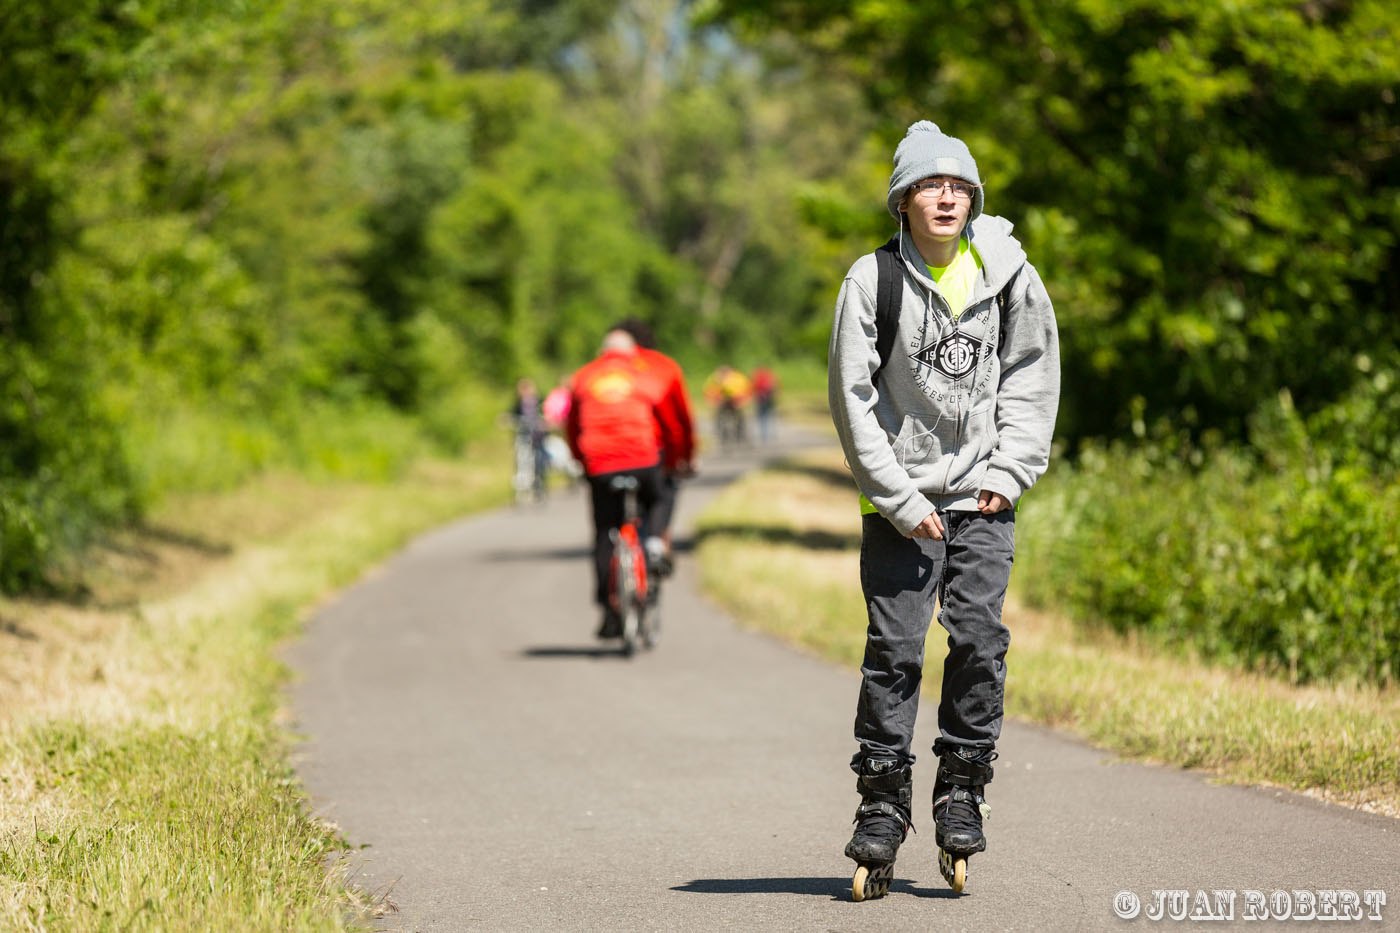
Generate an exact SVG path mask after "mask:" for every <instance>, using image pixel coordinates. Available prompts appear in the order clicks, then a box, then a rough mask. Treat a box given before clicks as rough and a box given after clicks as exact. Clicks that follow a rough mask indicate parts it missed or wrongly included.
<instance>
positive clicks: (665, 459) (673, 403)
mask: <svg viewBox="0 0 1400 933" xmlns="http://www.w3.org/2000/svg"><path fill="white" fill-rule="evenodd" d="M614 329H616V330H625V331H626V332H627V333H629V334H631V335H632V339H633V340H635V341H636V342H637V370H638V372H639V373H640V375H641V377H642V382H643V385H644V391H646V392H647V394H648V395H650V396H651V398H652V399H653V400H654V401H655V403H656V407H657V409H658V410H659V411H661V412H662V417H663V418H665V419H666V420H667V421H669V422H670V423H672V424H674V425H675V426H676V428H677V429H678V433H677V434H676V437H675V439H674V443H668V444H667V446H666V448H665V449H664V450H663V451H662V452H661V470H662V474H663V479H662V484H661V493H660V497H659V498H658V499H657V500H656V506H655V507H654V508H653V510H652V513H651V518H650V520H649V525H648V528H647V531H648V533H649V534H650V535H651V537H649V538H647V541H646V550H647V562H648V563H649V564H651V565H652V566H653V567H654V568H655V569H656V570H657V572H658V573H660V574H661V575H662V576H666V575H668V574H670V572H671V568H672V559H671V517H672V516H673V515H674V514H675V510H676V495H677V492H678V491H679V487H680V480H682V479H685V478H686V477H688V476H691V475H692V474H693V473H694V472H695V463H694V462H695V422H694V420H693V419H692V417H691V414H690V397H689V395H687V393H686V390H685V374H684V373H683V372H682V371H681V367H680V364H679V363H677V362H676V361H675V360H673V359H671V357H669V356H667V355H666V354H664V353H662V352H660V351H659V350H657V349H656V337H655V336H654V335H653V334H652V331H651V327H649V326H648V325H647V324H646V323H645V322H644V321H640V320H638V319H637V318H626V319H624V320H622V321H619V322H618V323H617V324H616V325H615V328H614Z"/></svg>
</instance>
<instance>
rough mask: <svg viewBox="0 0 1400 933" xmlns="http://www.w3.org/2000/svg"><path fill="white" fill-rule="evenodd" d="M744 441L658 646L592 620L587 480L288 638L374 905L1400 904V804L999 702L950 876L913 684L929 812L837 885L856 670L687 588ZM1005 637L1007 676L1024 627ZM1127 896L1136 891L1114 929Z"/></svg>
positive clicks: (456, 922) (695, 922)
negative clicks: (1125, 743)
mask: <svg viewBox="0 0 1400 933" xmlns="http://www.w3.org/2000/svg"><path fill="white" fill-rule="evenodd" d="M756 459H757V458H756V457H754V456H748V457H732V458H712V459H711V460H709V461H708V462H707V463H706V464H705V470H704V473H703V475H702V476H701V477H699V478H698V479H697V480H696V481H694V482H692V483H690V484H688V485H687V486H686V487H685V488H684V490H683V493H682V499H681V504H682V507H681V510H680V512H679V514H678V518H677V529H676V530H677V541H678V545H679V549H680V551H681V557H680V560H679V566H678V569H677V573H676V575H675V577H674V578H673V579H672V580H671V581H670V583H669V586H668V587H667V589H666V591H665V596H664V601H665V602H664V610H665V632H664V636H663V639H662V642H661V644H660V646H659V647H658V648H657V649H656V650H655V651H654V652H652V653H650V654H646V655H639V656H638V657H636V658H634V659H631V660H627V659H624V658H622V657H621V656H620V655H618V654H617V653H616V652H615V651H614V650H612V649H611V648H610V647H606V646H602V645H600V644H599V643H597V642H596V641H595V640H594V638H593V637H592V636H593V629H594V626H595V624H596V621H597V619H596V616H595V611H594V609H593V607H592V606H591V605H589V603H588V590H589V579H588V563H587V560H586V555H587V550H586V547H587V540H588V536H589V530H588V529H589V525H588V517H587V503H586V501H585V497H584V496H583V495H582V494H581V493H580V492H578V491H573V492H569V493H564V494H559V495H557V496H556V497H555V498H554V499H553V500H551V501H550V503H549V504H548V506H547V507H544V508H538V509H524V510H515V509H507V510H501V511H497V512H492V513H490V514H485V515H480V516H477V517H474V518H471V519H468V520H465V521H461V522H458V523H455V524H453V525H450V526H448V527H445V528H442V529H440V530H438V531H436V532H433V533H431V534H428V535H425V536H424V537H422V538H420V539H419V540H417V541H416V542H414V543H413V544H412V545H411V546H409V547H408V548H407V549H406V550H405V551H404V552H402V553H401V554H399V555H398V556H397V557H395V558H394V559H393V560H391V561H389V562H388V563H387V564H385V565H384V566H382V567H380V568H379V569H378V570H376V571H375V572H373V573H371V574H370V575H369V576H368V577H367V578H366V579H364V580H363V581H361V582H360V583H359V584H357V585H356V586H354V587H352V588H350V589H349V590H347V591H346V592H344V593H343V594H342V595H341V596H340V597H339V598H338V599H337V600H336V601H335V602H334V603H333V604H332V605H330V606H328V607H327V608H325V609H324V610H323V611H321V612H320V613H319V614H318V615H317V616H316V618H315V619H314V620H313V621H312V623H311V625H310V629H309V631H308V633H307V635H306V637H305V638H304V639H303V640H302V641H301V642H300V643H298V644H297V645H296V646H295V648H294V649H293V651H292V655H291V661H292V664H293V666H294V667H295V668H296V669H297V670H298V672H299V678H298V681H297V683H296V686H295V687H294V689H293V694H292V698H291V700H292V706H293V709H294V712H295V714H296V717H297V720H298V723H299V727H300V729H301V730H302V731H303V732H304V733H305V734H306V735H307V736H308V741H307V743H306V745H305V746H304V748H303V749H302V752H303V755H302V760H301V761H300V763H299V773H300V775H301V777H302V779H303V780H304V782H305V784H306V787H307V789H308V791H309V793H310V796H311V799H312V802H313V805H314V806H315V807H316V809H317V812H318V813H320V814H322V815H324V816H327V817H329V818H330V819H333V820H335V821H336V822H338V823H339V824H340V826H341V827H342V828H343V830H344V832H345V834H346V835H347V837H348V838H349V839H350V841H351V842H352V843H353V844H356V845H362V846H364V848H363V849H362V850H360V852H359V854H358V855H357V856H356V861H355V867H354V870H353V873H352V877H353V878H354V880H355V881H356V882H357V883H358V884H359V885H361V886H362V887H363V888H365V889H367V890H369V891H371V892H373V893H376V894H381V895H386V896H387V898H388V900H389V901H390V902H391V903H392V904H393V905H395V907H396V909H395V910H393V911H392V912H389V913H386V914H385V915H384V917H383V918H382V919H381V920H380V922H379V925H378V927H379V928H380V929H385V930H434V931H436V930H720V929H737V930H814V931H825V930H869V929H881V930H933V929H940V930H941V929H948V930H978V931H982V930H1075V929H1120V928H1127V927H1129V926H1133V927H1137V928H1142V927H1144V926H1166V925H1169V924H1170V921H1165V922H1163V923H1160V924H1154V923H1151V922H1149V920H1148V919H1147V917H1146V913H1145V912H1146V910H1147V908H1148V906H1149V902H1150V899H1151V897H1152V892H1153V891H1154V890H1158V889H1176V890H1184V891H1187V892H1189V894H1190V895H1191V897H1192V898H1193V899H1194V896H1195V893H1196V892H1197V891H1199V890H1206V891H1211V890H1225V891H1234V892H1237V893H1236V907H1235V915H1236V918H1237V922H1240V923H1242V925H1244V926H1246V927H1248V928H1266V927H1273V926H1283V925H1281V924H1272V923H1270V924H1264V923H1258V922H1254V923H1243V920H1242V918H1243V917H1244V915H1245V901H1244V899H1245V897H1246V895H1245V893H1244V892H1245V891H1246V890H1259V891H1263V892H1273V891H1275V890H1284V891H1293V890H1294V889H1299V890H1307V891H1316V890H1321V889H1341V890H1349V891H1355V892H1357V893H1358V894H1360V893H1361V892H1363V891H1365V890H1372V889H1381V890H1385V891H1386V892H1387V900H1388V901H1389V903H1388V904H1387V906H1386V907H1384V908H1381V915H1382V920H1381V922H1379V923H1376V922H1372V921H1365V922H1361V923H1345V924H1336V923H1331V924H1327V925H1326V926H1327V927H1328V928H1334V929H1335V928H1357V929H1368V930H1370V929H1380V928H1392V929H1393V928H1400V922H1397V920H1396V918H1397V917H1400V822H1397V821H1393V820H1389V819H1386V818H1383V817H1377V816H1370V815H1366V814H1361V813H1357V812H1353V811H1349V810H1346V809H1343V808H1339V807H1331V806H1325V805H1322V804H1318V803H1315V802H1313V801H1311V800H1309V799H1306V798H1303V797H1300V796H1296V795H1292V794H1286V793H1277V792H1274V791H1266V790H1258V789H1248V788H1239V787H1223V786H1215V785H1212V784H1210V783H1208V782H1207V781H1206V780H1205V779H1203V778H1202V777H1201V776H1199V775H1197V774H1193V773H1188V772H1183V771H1179V770H1173V769H1168V768H1160V767H1148V766H1139V765H1133V764H1126V763H1122V762H1117V761H1115V760H1114V758H1113V756H1112V755H1111V754H1108V753H1106V752H1103V751H1100V750H1096V749H1094V748H1091V747H1089V746H1088V745H1085V744H1083V743H1081V742H1078V741H1075V740H1074V739H1071V738H1067V737H1065V736H1063V735H1061V734H1058V733H1055V732H1052V731H1050V730H1046V729H1042V728H1038V727H1035V726H1030V725H1025V724H1020V723H1015V722H1009V723H1007V725H1006V728H1005V732H1004V735H1003V739H1002V743H1001V759H1000V761H999V762H998V764H997V771H996V779H995V781H994V782H993V783H992V784H991V785H990V787H989V799H990V802H991V804H992V809H993V812H992V819H991V822H990V823H989V824H988V833H989V839H990V849H989V850H988V851H987V852H986V853H984V854H981V855H978V856H975V857H974V858H973V860H972V862H971V869H970V873H969V875H970V877H969V882H968V893H967V894H965V895H964V896H962V897H955V896H953V894H952V892H951V891H950V890H949V889H948V888H947V886H946V885H945V884H944V882H943V880H942V878H941V877H940V875H939V873H938V869H937V865H936V851H937V850H936V848H935V845H934V841H933V825H932V821H931V819H930V818H929V816H928V797H929V793H930V791H931V785H932V775H933V770H934V759H933V756H932V755H931V754H930V753H928V751H927V749H928V748H929V746H930V744H931V743H932V740H933V736H934V727H935V723H934V719H935V717H934V716H933V715H932V708H933V704H932V703H931V702H930V701H929V700H927V699H926V700H925V710H926V713H925V715H924V716H923V717H922V718H921V720H920V729H919V736H918V744H917V746H916V747H918V748H922V749H924V750H925V751H924V754H922V755H921V756H920V761H919V763H918V764H917V765H916V768H915V780H916V787H915V791H916V793H915V801H916V810H915V824H916V826H917V829H918V833H917V835H911V836H910V838H909V841H908V842H907V843H906V844H905V846H904V848H903V850H902V851H901V853H900V858H899V862H898V863H897V866H896V880H895V883H894V885H893V886H892V889H891V892H890V894H889V895H888V896H887V897H885V898H883V899H881V900H877V901H867V902H865V903H862V904H856V903H853V902H852V901H851V900H850V878H851V871H852V868H853V865H852V863H851V862H849V861H848V860H847V859H846V858H845V857H844V856H843V855H842V852H841V850H842V848H843V846H844V845H845V843H846V840H847V839H848V838H849V833H850V818H851V814H852V813H853V812H854V810H855V806H856V803H857V797H856V794H855V790H854V784H855V779H854V776H853V775H852V774H851V772H850V771H849V770H848V768H847V764H846V762H847V760H848V759H849V757H850V755H851V752H852V751H853V747H852V740H851V738H850V730H851V721H852V717H853V713H854V708H855V694H856V687H857V682H858V674H857V672H855V671H853V670H848V669H844V668H841V667H838V666H836V665H833V664H831V663H828V662H825V661H822V660H819V659H816V658H813V657H810V656H807V655H805V654H803V653H801V652H799V651H796V650H793V649H791V648H789V647H787V646H785V645H783V644H781V643H779V642H778V641H776V640H774V639H772V638H770V637H767V636H765V635H761V634H757V633H753V632H750V631H744V630H741V629H739V628H738V627H737V626H736V625H735V624H734V622H733V620H731V619H730V618H728V617H727V616H726V615H725V614H724V613H723V612H721V611H720V610H719V609H718V608H716V607H715V606H714V605H712V604H711V603H709V602H708V601H706V600H705V599H704V598H703V597H702V596H701V595H700V594H699V593H698V591H697V585H696V572H695V567H694V566H693V560H692V557H691V555H690V554H689V553H687V552H688V550H689V548H690V547H692V546H693V539H692V536H691V534H690V531H689V529H690V524H691V518H692V516H693V515H694V514H695V513H696V511H697V510H698V509H699V508H701V507H702V505H703V504H704V502H705V501H706V500H707V499H708V498H709V497H710V496H711V495H712V494H713V492H714V491H715V490H716V489H717V488H718V487H719V486H721V485H723V483H724V482H726V481H728V480H729V479H731V478H733V477H734V476H736V475H738V473H739V472H741V471H742V470H743V469H746V468H748V467H751V466H752V465H753V463H754V462H755V461H756ZM853 507H854V504H853ZM856 572H857V571H856V567H855V566H854V562H853V564H852V567H851V573H852V574H853V575H854V574H855V573H856ZM851 624H852V625H861V624H863V620H857V619H853V620H851ZM1013 629H1014V622H1013ZM936 643H937V639H936V638H935V639H931V641H930V644H931V645H932V644H936ZM1009 661H1010V676H1011V678H1012V683H1013V686H1014V679H1015V676H1016V673H1015V642H1014V639H1013V643H1012V654H1011V656H1010V658H1009ZM1120 891H1126V892H1131V893H1132V894H1134V895H1136V896H1137V897H1138V898H1139V899H1140V900H1141V901H1142V902H1143V910H1144V914H1143V915H1142V916H1139V917H1138V918H1137V919H1136V920H1135V921H1133V922H1132V923H1131V924H1130V923H1129V922H1128V921H1125V920H1122V919H1119V918H1118V917H1117V916H1116V914H1115V912H1114V898H1115V895H1116V894H1117V893H1118V892H1120ZM1290 899H1291V898H1290ZM1368 913H1369V911H1368ZM1187 925H1188V926H1193V925H1195V924H1189V923H1188V924H1187ZM1287 926H1289V927H1290V928H1297V927H1299V926H1300V924H1298V923H1297V922H1293V923H1291V924H1287ZM1307 926H1311V924H1308V925H1307Z"/></svg>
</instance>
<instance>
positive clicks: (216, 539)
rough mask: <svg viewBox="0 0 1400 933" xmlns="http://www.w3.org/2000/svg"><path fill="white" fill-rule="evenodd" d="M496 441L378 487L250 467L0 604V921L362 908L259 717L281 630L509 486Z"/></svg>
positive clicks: (282, 914)
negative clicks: (28, 597)
mask: <svg viewBox="0 0 1400 933" xmlns="http://www.w3.org/2000/svg"><path fill="white" fill-rule="evenodd" d="M506 463H508V454H506V453H505V452H504V451H490V452H487V453H485V454H483V455H482V456H480V457H478V458H477V460H476V464H477V465H476V466H473V465H470V464H463V463H433V464H423V465H420V466H419V467H417V468H415V469H413V470H412V471H411V472H410V473H409V474H408V475H407V476H405V477H402V478H400V479H399V480H397V481H395V482H394V483H392V484H388V483H385V484H346V483H340V484H320V483H313V482H310V481H308V480H305V479H300V478H296V477H289V476H279V477H267V478H264V479H262V480H260V481H258V482H256V483H254V484H251V485H249V486H247V487H245V488H244V489H242V490H240V491H238V492H236V493H233V494H228V495H218V496H199V497H188V498H185V499H183V500H181V501H177V502H171V503H170V504H169V505H168V506H167V507H166V508H164V509H163V510H161V512H160V514H159V515H157V516H156V517H155V518H154V519H153V521H152V522H151V525H150V527H147V528H145V529H139V530H133V531H129V532H126V533H124V534H122V535H121V536H119V537H118V538H117V539H115V540H113V541H112V542H110V546H109V547H108V548H107V549H105V550H104V551H102V552H101V553H97V554H94V555H92V562H93V563H92V566H91V567H90V568H89V572H88V573H87V575H86V576H87V578H88V581H89V590H88V592H86V593H85V594H83V595H82V596H81V597H79V598H72V599H68V600H63V601H46V602H40V601H27V602H25V601H6V602H3V603H0V928H3V929H21V930H24V929H32V930H42V929H55V928H58V929H71V930H90V929H121V930H172V929H177V930H178V929H228V930H235V929H236V930H279V931H280V930H302V929H317V930H319V929H340V928H344V927H345V926H347V925H349V926H354V925H356V924H357V923H358V922H360V921H362V920H364V919H365V918H367V917H368V916H370V915H372V914H373V912H374V910H375V905H373V904H367V903H364V901H363V898H362V897H361V896H360V895H359V893H358V892H356V891H355V890H354V889H353V888H352V887H351V886H349V885H347V884H346V883H345V881H344V879H343V878H342V877H341V875H340V873H339V872H338V871H336V870H332V871H331V872H330V873H329V874H328V873H327V870H326V867H327V864H328V861H329V862H331V863H334V861H335V855H336V853H337V852H339V851H341V850H343V847H344V844H343V842H342V841H341V840H340V839H339V837H338V835H337V833H336V831H335V828H334V827H332V826H328V825H325V824H323V823H319V822H317V821H315V820H313V819H312V818H311V817H310V815H309V814H308V811H307V808H306V807H305V806H304V805H303V799H302V796H301V791H300V788H299V785H298V783H297V781H296V779H295V776H294V775H293V773H292V771H291V769H290V767H289V766H288V764H287V761H288V752H289V745H290V741H291V740H290V738H289V736H287V734H286V733H285V732H284V730H283V728H282V727H281V726H279V725H278V720H279V718H280V717H279V703H280V700H281V689H282V684H283V683H285V679H286V675H287V671H286V670H285V668H284V666H283V665H282V664H281V662H280V661H279V660H278V657H277V656H278V649H279V646H280V645H281V644H282V643H283V642H284V641H285V640H286V639H287V638H289V637H291V636H293V635H295V634H296V632H297V631H298V629H299V626H300V623H301V620H302V619H303V618H304V617H305V616H306V614H307V612H308V610H309V608H310V607H312V606H314V605H315V604H316V603H317V601H318V600H321V599H323V598H324V597H325V596H326V595H327V594H328V593H330V592H333V591H335V590H336V589H338V588H339V587H341V586H343V585H345V584H347V583H348V582H350V581H352V580H353V579H355V578H356V577H357V576H358V575H359V574H361V573H362V572H363V571H364V569H365V568H366V567H367V566H369V565H371V564H372V563H374V562H376V561H377V560H379V559H381V558H383V557H384V556H386V555H388V554H390V553H392V552H393V551H394V550H395V549H397V548H398V547H400V546H401V545H402V544H403V543H404V542H405V541H406V540H407V539H408V537H410V536H411V535H413V534H415V533H417V532H419V531H422V530H424V529H426V528H429V527H432V526H434V525H437V524H440V523H442V522H443V521H446V520H448V519H450V518H452V517H454V516H457V515H461V514H463V513H465V512H468V511H471V510H473V509H476V508H480V507H483V506H485V505H487V504H494V503H499V502H502V501H505V499H506V497H507V495H508V489H507V472H506V468H505V466H504V464H506Z"/></svg>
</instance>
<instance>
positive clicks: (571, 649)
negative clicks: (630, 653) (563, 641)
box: [520, 645, 626, 659]
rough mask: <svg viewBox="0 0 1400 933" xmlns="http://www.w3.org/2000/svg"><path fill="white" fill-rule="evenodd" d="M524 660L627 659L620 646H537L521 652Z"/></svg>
mask: <svg viewBox="0 0 1400 933" xmlns="http://www.w3.org/2000/svg"><path fill="white" fill-rule="evenodd" d="M520 656H521V657H523V658H545V659H553V658H625V657H626V655H624V654H623V653H622V647H621V646H620V645H535V646H533V647H530V648H526V649H525V650H524V651H522V652H520Z"/></svg>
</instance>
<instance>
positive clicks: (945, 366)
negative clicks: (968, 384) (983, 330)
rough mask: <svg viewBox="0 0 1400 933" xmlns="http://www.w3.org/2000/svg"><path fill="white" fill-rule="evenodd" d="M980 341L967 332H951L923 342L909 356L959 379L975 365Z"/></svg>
mask: <svg viewBox="0 0 1400 933" xmlns="http://www.w3.org/2000/svg"><path fill="white" fill-rule="evenodd" d="M981 352H982V341H980V340H978V339H976V338H975V337H969V336H968V335H967V334H961V333H953V334H949V335H947V336H946V337H944V338H943V339H942V340H939V341H937V342H935V343H929V344H925V345H924V346H922V347H920V348H919V349H918V350H915V351H914V352H913V353H911V354H910V358H911V359H914V360H917V361H918V362H920V363H922V364H923V365H925V366H930V367H932V368H934V369H936V370H938V371H939V372H940V373H942V374H943V375H945V376H947V377H948V378H949V379H961V378H962V377H963V376H966V375H967V374H968V373H970V372H972V370H973V369H975V368H976V366H977V356H978V354H979V353H981Z"/></svg>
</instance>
